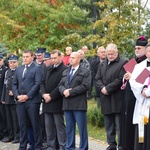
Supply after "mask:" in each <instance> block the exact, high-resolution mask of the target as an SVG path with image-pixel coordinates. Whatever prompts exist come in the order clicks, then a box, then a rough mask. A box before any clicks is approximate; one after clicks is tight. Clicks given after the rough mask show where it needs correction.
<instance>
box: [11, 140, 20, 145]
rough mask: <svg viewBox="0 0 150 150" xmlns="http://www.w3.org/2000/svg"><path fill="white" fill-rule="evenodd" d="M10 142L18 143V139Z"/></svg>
mask: <svg viewBox="0 0 150 150" xmlns="http://www.w3.org/2000/svg"><path fill="white" fill-rule="evenodd" d="M11 143H12V144H16V143H19V140H13V141H12V142H11Z"/></svg>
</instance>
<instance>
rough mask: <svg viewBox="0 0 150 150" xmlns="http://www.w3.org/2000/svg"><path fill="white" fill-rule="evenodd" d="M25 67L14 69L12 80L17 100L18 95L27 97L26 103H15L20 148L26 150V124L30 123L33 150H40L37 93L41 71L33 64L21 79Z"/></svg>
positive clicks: (38, 95) (39, 96)
mask: <svg viewBox="0 0 150 150" xmlns="http://www.w3.org/2000/svg"><path fill="white" fill-rule="evenodd" d="M24 68H25V66H24V65H22V66H20V67H18V68H17V69H16V72H15V75H14V80H13V86H12V89H13V93H14V96H15V98H16V100H17V96H18V95H27V96H28V100H27V101H26V102H17V114H18V120H19V126H20V148H19V150H26V148H27V139H28V138H27V136H28V128H29V126H28V122H31V125H32V127H33V132H34V138H35V150H40V149H41V146H42V142H41V125H40V118H39V108H40V103H41V95H40V93H39V89H40V84H41V79H42V71H40V69H39V65H36V64H35V63H34V62H33V63H32V64H31V65H30V66H29V67H28V70H27V73H26V75H25V77H24V78H22V74H23V70H24Z"/></svg>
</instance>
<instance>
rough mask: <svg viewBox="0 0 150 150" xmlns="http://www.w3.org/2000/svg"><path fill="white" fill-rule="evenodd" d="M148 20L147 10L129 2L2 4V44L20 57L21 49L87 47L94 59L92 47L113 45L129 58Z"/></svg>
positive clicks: (19, 1)
mask: <svg viewBox="0 0 150 150" xmlns="http://www.w3.org/2000/svg"><path fill="white" fill-rule="evenodd" d="M94 8H96V14H97V16H96V18H93V13H94ZM145 16H146V15H145V12H144V9H143V8H142V7H141V6H140V5H138V4H137V3H133V2H131V1H130V0H100V1H97V3H96V2H95V1H93V0H64V1H61V0H38V1H37V0H32V1H31V0H24V1H22V0H16V1H13V0H5V1H4V0H3V1H0V22H1V23H0V34H1V35H2V36H1V37H0V41H1V42H2V43H5V44H6V45H7V47H8V48H9V52H16V53H17V54H18V53H20V52H21V51H19V49H21V50H24V49H32V50H35V49H36V47H46V48H47V50H48V51H51V50H52V49H55V48H57V49H60V50H61V51H63V50H64V49H65V47H66V46H72V47H73V50H74V51H76V50H78V49H79V48H81V47H82V46H83V45H88V47H89V49H90V50H91V52H92V55H94V52H95V51H96V49H93V43H97V45H98V46H101V45H103V46H106V45H107V44H108V43H110V42H114V43H115V44H117V45H118V48H119V50H120V53H121V54H122V55H123V56H125V57H128V56H129V57H130V56H132V55H133V47H134V40H135V39H137V37H138V36H139V35H140V34H141V33H143V32H142V24H143V23H144V22H145ZM95 21H96V22H95ZM93 31H96V33H97V34H93ZM90 55H91V54H90Z"/></svg>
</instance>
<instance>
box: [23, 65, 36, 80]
mask: <svg viewBox="0 0 150 150" xmlns="http://www.w3.org/2000/svg"><path fill="white" fill-rule="evenodd" d="M34 65H35V64H34V63H32V64H31V65H30V67H28V69H27V73H26V74H25V76H24V78H22V79H23V80H24V79H25V78H26V77H27V76H28V74H29V72H30V71H31V69H32V68H33V67H34ZM24 67H25V66H24ZM24 67H23V71H24ZM23 71H22V74H23Z"/></svg>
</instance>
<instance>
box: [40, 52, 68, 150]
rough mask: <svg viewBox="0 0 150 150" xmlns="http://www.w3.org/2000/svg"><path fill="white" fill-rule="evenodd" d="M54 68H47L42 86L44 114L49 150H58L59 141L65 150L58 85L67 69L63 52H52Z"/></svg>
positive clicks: (64, 134) (60, 146)
mask: <svg viewBox="0 0 150 150" xmlns="http://www.w3.org/2000/svg"><path fill="white" fill-rule="evenodd" d="M51 60H52V62H53V66H49V67H47V68H46V71H45V74H44V78H43V81H42V85H41V94H42V97H43V99H44V103H43V113H44V115H45V128H46V135H47V149H50V150H52V149H53V150H54V149H57V148H56V146H57V140H58V145H59V149H60V150H65V145H66V128H65V124H64V116H63V111H62V101H63V97H62V95H61V94H60V93H59V90H58V84H59V82H60V80H61V76H62V72H63V71H64V70H65V69H66V68H67V67H66V66H64V64H63V62H62V57H61V52H60V51H59V50H53V51H52V52H51Z"/></svg>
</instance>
